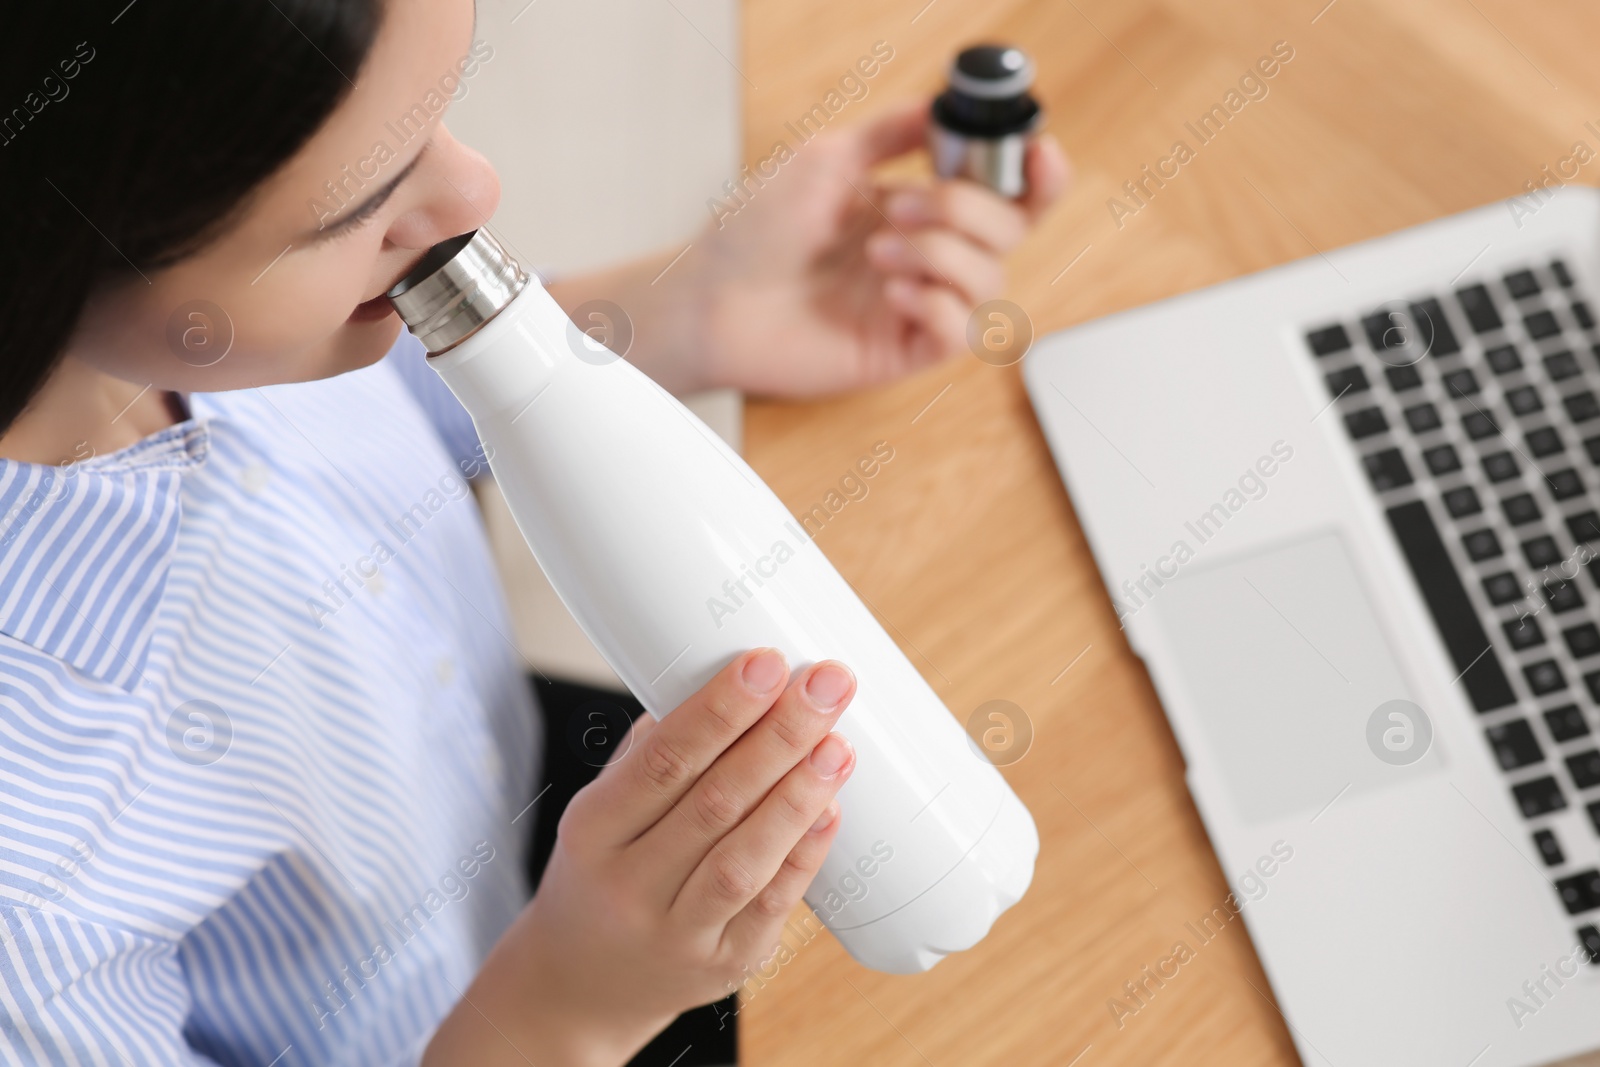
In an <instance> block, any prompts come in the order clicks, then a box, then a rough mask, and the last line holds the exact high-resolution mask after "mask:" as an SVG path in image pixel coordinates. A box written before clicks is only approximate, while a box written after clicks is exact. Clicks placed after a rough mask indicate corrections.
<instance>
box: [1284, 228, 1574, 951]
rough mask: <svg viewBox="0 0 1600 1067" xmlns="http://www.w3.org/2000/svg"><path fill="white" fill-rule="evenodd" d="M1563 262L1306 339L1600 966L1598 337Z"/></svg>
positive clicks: (1333, 410)
mask: <svg viewBox="0 0 1600 1067" xmlns="http://www.w3.org/2000/svg"><path fill="white" fill-rule="evenodd" d="M1595 325H1596V323H1595V317H1594V313H1593V311H1592V309H1591V308H1590V307H1589V305H1588V304H1587V303H1586V302H1585V301H1584V299H1583V297H1582V296H1581V294H1580V291H1579V288H1578V286H1577V284H1576V279H1575V278H1574V276H1573V273H1572V271H1571V270H1570V269H1569V268H1568V267H1567V265H1566V264H1565V263H1564V262H1563V261H1561V260H1553V261H1551V262H1548V263H1540V264H1529V265H1527V266H1526V267H1523V268H1521V269H1518V270H1513V271H1511V272H1509V273H1507V274H1504V275H1503V276H1501V277H1498V278H1487V279H1479V280H1474V281H1471V282H1469V283H1467V284H1463V285H1459V286H1457V287H1456V288H1454V289H1453V290H1451V291H1449V292H1441V293H1439V294H1437V295H1433V296H1420V297H1418V298H1416V299H1414V300H1409V301H1400V302H1396V303H1394V304H1391V305H1387V306H1385V307H1382V308H1377V309H1374V310H1372V311H1371V312H1370V313H1368V314H1366V315H1365V316H1363V317H1361V318H1360V319H1359V320H1356V321H1350V322H1328V323H1324V324H1321V325H1318V326H1317V327H1316V328H1314V329H1312V330H1310V331H1309V332H1308V333H1307V334H1306V344H1307V345H1308V347H1309V348H1310V350H1311V353H1312V355H1313V356H1314V357H1315V359H1316V363H1317V365H1318V369H1319V370H1320V371H1321V373H1322V377H1323V381H1324V383H1325V384H1326V386H1327V390H1328V396H1329V398H1330V399H1329V410H1326V411H1325V413H1324V414H1323V415H1321V416H1319V418H1326V417H1328V416H1330V415H1332V416H1335V417H1337V418H1339V419H1340V420H1341V421H1342V422H1343V424H1344V429H1345V432H1346V434H1347V435H1348V437H1349V438H1350V441H1351V443H1352V444H1353V445H1354V447H1355V448H1356V450H1357V453H1358V455H1359V457H1360V460H1361V465H1362V467H1363V469H1364V470H1365V471H1366V475H1367V479H1368V481H1369V482H1370V484H1371V486H1372V489H1373V491H1374V492H1375V493H1376V494H1377V496H1378V499H1379V502H1380V506H1381V507H1382V508H1383V509H1384V513H1385V515H1386V517H1387V519H1388V523H1389V527H1390V529H1391V530H1392V531H1393V533H1394V536H1395V539H1396V541H1397V543H1398V544H1399V547H1400V551H1401V553H1402V555H1403V556H1404V557H1405V560H1406V562H1407V564H1408V565H1409V567H1410V569H1411V573H1412V576H1413V577H1414V578H1415V579H1416V582H1417V586H1418V588H1419V589H1420V591H1421V593H1422V596H1423V599H1424V600H1425V601H1426V603H1427V606H1428V610H1429V613H1430V614H1431V615H1432V617H1433V621H1434V623H1435V625H1436V626H1437V627H1438V629H1439V633H1440V635H1441V636H1442V637H1443V639H1444V644H1445V648H1446V650H1447V651H1448V653H1449V655H1450V658H1451V660H1452V662H1454V664H1455V669H1456V671H1457V672H1459V677H1458V679H1457V684H1459V685H1460V686H1461V687H1462V689H1463V691H1464V692H1465V694H1466V696H1467V699H1468V701H1469V702H1470V703H1471V704H1472V706H1473V708H1474V709H1475V710H1476V711H1477V713H1478V715H1479V717H1480V720H1481V722H1482V726H1483V731H1484V737H1485V740H1486V741H1487V742H1488V745H1489V748H1490V750H1491V751H1492V752H1493V754H1494V757H1495V759H1496V761H1497V762H1498V763H1499V764H1500V767H1501V769H1502V770H1503V771H1504V772H1505V773H1506V775H1507V780H1508V787H1509V789H1510V791H1511V795H1512V799H1513V801H1514V803H1515V804H1516V806H1517V808H1518V809H1519V810H1520V811H1521V812H1522V814H1523V816H1524V817H1525V818H1526V819H1527V822H1528V831H1527V832H1528V833H1529V834H1530V835H1531V838H1532V841H1533V845H1534V849H1535V854H1536V855H1537V856H1539V857H1540V858H1541V860H1542V861H1543V863H1544V865H1545V867H1546V875H1547V876H1548V878H1549V881H1550V882H1551V884H1552V885H1553V886H1554V888H1555V891H1556V895H1557V897H1558V898H1559V900H1560V903H1561V905H1562V906H1563V907H1564V908H1565V909H1566V911H1567V913H1568V914H1569V915H1570V916H1572V917H1573V922H1574V925H1575V927H1576V933H1577V936H1578V940H1579V941H1580V942H1581V943H1582V944H1583V945H1584V946H1585V947H1586V948H1587V949H1588V952H1589V959H1590V962H1591V963H1600V868H1597V867H1596V866H1595V863H1594V860H1595V858H1596V856H1597V855H1600V713H1597V709H1600V396H1597V394H1596V388H1597V383H1600V335H1597V334H1596V332H1595Z"/></svg>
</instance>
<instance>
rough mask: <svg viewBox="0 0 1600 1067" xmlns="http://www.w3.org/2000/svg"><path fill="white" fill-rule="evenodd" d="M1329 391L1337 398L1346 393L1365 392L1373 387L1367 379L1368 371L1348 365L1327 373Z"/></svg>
mask: <svg viewBox="0 0 1600 1067" xmlns="http://www.w3.org/2000/svg"><path fill="white" fill-rule="evenodd" d="M1326 381H1327V383H1328V392H1329V393H1331V394H1333V397H1334V399H1335V400H1337V399H1338V398H1339V397H1341V396H1344V395H1345V394H1346V393H1363V392H1366V391H1367V390H1368V389H1370V388H1372V385H1371V383H1370V382H1368V381H1367V372H1366V371H1364V370H1362V369H1361V368H1360V367H1346V368H1345V369H1344V370H1336V371H1334V372H1332V373H1331V374H1328V375H1326Z"/></svg>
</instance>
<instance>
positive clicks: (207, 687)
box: [0, 0, 1067, 1067]
mask: <svg viewBox="0 0 1600 1067" xmlns="http://www.w3.org/2000/svg"><path fill="white" fill-rule="evenodd" d="M480 48H481V45H478V44H476V43H475V41H474V12H473V8H472V5H471V3H470V2H469V0H228V2H226V3H221V2H209V3H198V2H191V3H182V2H180V0H133V2H131V3H130V2H128V0H111V2H109V3H105V4H99V3H86V4H44V5H32V6H30V8H29V10H28V12H27V13H26V15H25V16H21V17H19V18H17V19H14V20H12V21H11V23H10V24H9V25H8V27H7V32H6V34H5V36H4V42H3V43H0V57H3V62H0V201H3V202H4V203H5V205H6V208H7V217H6V230H7V232H6V234H5V237H4V238H3V239H0V261H3V263H4V267H3V270H0V282H3V290H4V291H3V293H0V309H3V310H0V325H3V335H4V338H5V340H4V356H3V359H0V1030H3V1040H0V1061H4V1062H14V1063H77V1062H84V1063H100V1064H124V1063H126V1064H169V1063H211V1062H214V1063H226V1064H284V1065H288V1064H299V1063H339V1064H358V1063H360V1064H366V1063H372V1064H377V1063H385V1064H388V1063H400V1062H418V1061H425V1062H427V1063H430V1064H432V1063H437V1064H493V1063H517V1064H523V1063H537V1064H539V1065H540V1067H555V1065H563V1064H619V1063H622V1062H624V1061H625V1060H626V1059H627V1058H628V1057H629V1056H630V1055H631V1054H632V1053H633V1052H634V1051H636V1050H637V1049H638V1048H639V1047H641V1046H642V1045H643V1044H644V1043H645V1042H646V1041H647V1040H648V1039H649V1038H650V1037H651V1035H653V1034H654V1033H656V1032H657V1031H658V1030H659V1029H660V1028H662V1027H663V1026H665V1025H666V1024H667V1023H668V1022H669V1021H670V1020H671V1019H672V1018H673V1017H674V1016H675V1015H676V1014H677V1013H678V1012H680V1011H682V1010H684V1009H686V1008H689V1007H691V1006H694V1005H697V1004H703V1003H706V1002H709V1001H712V1000H715V999H717V998H719V997H721V996H723V995H724V994H725V993H726V992H727V990H728V988H729V983H730V982H732V981H736V980H737V979H738V978H739V976H740V975H741V974H742V972H743V969H744V968H745V967H747V966H755V965H757V964H758V963H759V961H760V960H762V959H763V958H764V957H766V956H767V955H768V954H769V953H770V951H771V950H772V948H773V946H774V944H775V943H776V940H777V936H778V931H779V929H780V926H781V923H782V921H783V919H784V917H785V915H786V914H787V913H788V911H789V910H790V908H791V907H792V906H793V905H794V904H795V903H796V902H797V901H798V900H799V899H800V896H801V894H802V892H803V891H804V889H805V887H806V885H807V883H808V881H809V880H810V878H811V876H812V874H813V872H814V871H815V870H816V869H817V866H818V865H819V863H820V861H821V859H822V857H823V855H824V853H825V852H826V850H827V847H828V843H829V842H830V841H831V840H832V837H833V834H834V832H835V830H836V827H837V823H838V811H837V807H836V806H835V804H834V803H833V800H832V798H833V795H834V793H835V792H836V791H837V790H838V789H839V787H840V785H841V784H842V783H843V782H844V781H845V780H846V779H847V777H848V776H849V774H850V770H851V766H852V756H851V752H850V749H849V746H848V744H847V743H845V742H844V741H843V739H842V738H840V737H839V736H838V735H836V734H833V733H831V732H830V728H831V727H832V725H833V724H834V722H835V721H836V720H837V719H838V717H839V715H840V714H841V713H842V712H843V710H844V709H845V708H846V707H847V706H848V704H849V702H850V698H851V695H852V693H853V687H854V681H853V678H852V676H851V674H850V672H849V670H848V668H847V667H845V666H844V665H842V664H839V663H834V662H824V663H819V664H815V665H813V666H811V667H809V668H807V669H805V670H801V671H795V672H790V671H789V669H788V667H787V666H786V664H785V663H784V661H783V659H782V657H781V655H779V654H777V653H776V652H775V651H774V650H770V649H769V650H759V649H758V650H752V651H751V652H749V653H746V654H744V655H741V656H739V657H738V658H736V659H735V660H734V661H733V662H731V663H729V664H728V665H727V668H726V669H725V670H724V671H722V673H721V674H719V675H718V676H717V677H716V678H715V679H713V680H712V681H711V682H710V683H709V684H708V685H707V686H706V687H705V688H704V689H703V690H702V691H701V692H700V693H698V694H697V695H696V696H695V697H694V698H693V699H691V700H690V701H688V702H687V703H686V704H685V705H684V706H683V707H681V708H679V709H678V710H677V711H676V712H675V713H674V714H672V715H671V716H670V717H668V718H667V719H665V720H664V721H663V722H661V723H660V724H659V725H655V724H653V722H645V723H643V724H641V726H640V727H639V728H637V729H636V730H635V731H634V734H633V735H632V736H631V737H630V739H629V744H627V745H626V746H623V747H624V748H625V754H624V755H622V756H621V757H620V758H618V759H617V760H616V761H615V762H613V764H612V765H611V766H609V767H608V768H607V769H606V770H605V771H604V772H603V773H602V774H601V776H600V778H599V779H598V780H597V781H596V782H595V783H594V784H593V785H592V786H590V787H589V788H587V789H585V790H584V791H583V792H582V793H580V794H579V796H578V797H577V799H575V800H574V801H573V802H572V803H571V805H570V806H569V807H568V809H567V811H566V813H565V815H564V817H563V820H562V825H561V834H560V839H559V841H558V843H557V846H556V850H555V853H554V855H553V857H552V859H551V861H550V864H549V867H548V868H547V870H546V873H545V876H544V878H543V881H542V883H541V885H540V886H539V889H538V893H537V895H536V896H534V897H533V898H532V900H531V901H529V899H528V895H527V887H526V886H525V885H524V884H522V883H523V879H522V877H521V876H520V874H519V873H518V872H519V871H520V869H521V861H520V857H519V853H520V850H521V848H522V843H523V841H524V840H525V837H526V828H527V820H526V819H525V816H526V815H527V813H528V810H529V807H530V805H531V804H532V803H533V802H534V801H535V799H536V796H537V789H536V767H537V753H536V752H535V750H534V749H535V745H534V740H533V739H534V737H535V730H534V728H533V725H534V719H533V716H534V714H535V709H534V708H533V707H532V705H531V700H530V697H529V695H528V690H527V687H526V685H525V682H524V679H523V676H522V673H521V667H520V664H519V663H518V661H517V658H516V656H515V655H514V653H513V651H512V649H511V646H510V645H509V643H508V641H507V640H506V637H505V635H506V633H507V631H508V625H507V620H506V613H505V610H504V607H503V605H502V602H501V594H500V591H499V590H498V588H497V587H496V584H495V576H494V573H493V570H492V568H491V564H490V560H489V556H488V553H487V551H486V548H485V542H484V536H483V532H482V529H481V528H480V525H479V520H478V517H477V514H476V511H475V509H474V506H473V505H472V503H471V502H470V500H469V499H467V498H468V494H467V492H466V491H465V479H468V478H471V477H473V476H475V475H478V474H480V473H482V472H483V471H484V470H485V469H486V468H485V466H484V462H483V458H484V457H483V456H482V455H481V453H480V452H479V450H478V446H477V442H476V440H475V438H474V436H473V434H472V428H471V425H470V422H468V421H467V420H465V418H464V415H463V413H462V411H461V410H460V408H459V407H457V406H455V405H454V403H453V401H452V400H451V398H450V397H449V396H448V394H447V393H445V392H442V391H441V387H440V385H439V383H438V381H437V379H436V378H435V377H434V376H433V375H432V374H431V372H429V371H428V370H427V369H426V367H425V366H424V364H423V362H422V358H423V357H422V356H421V354H420V351H419V348H418V346H417V344H416V343H415V342H414V341H413V340H411V339H410V338H409V337H408V336H406V335H404V334H402V333H401V332H400V328H399V323H398V321H397V319H396V317H395V316H394V315H393V314H392V313H391V312H390V311H389V310H388V308H387V305H386V303H385V302H384V301H383V300H382V294H383V292H384V291H385V290H386V289H387V288H389V286H390V285H392V284H393V283H394V282H395V281H396V280H397V279H398V278H400V277H401V276H402V275H403V274H404V273H405V272H406V271H407V269H408V268H409V267H410V266H411V265H412V264H414V263H415V262H416V261H417V260H418V259H419V258H420V256H421V254H422V253H423V251H424V250H425V249H427V248H428V247H430V246H431V245H433V244H435V243H436V242H438V241H440V240H442V239H444V238H446V237H449V236H451V235H454V234H457V233H461V232H464V231H466V230H469V229H472V228H475V227H477V226H479V225H481V224H482V223H483V222H484V221H485V220H486V219H487V218H488V217H489V216H490V215H492V214H493V212H494V209H495V204H496V199H497V195H498V187H497V184H496V179H495V176H494V174H493V172H492V171H491V170H490V168H489V167H488V165H487V164H486V163H485V162H484V160H483V159H482V157H480V156H479V155H477V154H476V153H474V152H473V151H471V150H470V149H468V148H466V147H464V146H463V145H461V144H460V143H458V142H457V141H455V140H454V139H453V138H452V137H451V136H450V134H449V132H448V131H447V129H446V128H445V125H444V123H443V122H442V121H441V120H440V119H439V117H438V112H440V111H442V110H443V104H444V102H445V100H446V99H447V97H448V95H449V94H450V92H451V90H452V88H453V87H454V86H456V85H459V84H460V81H461V80H462V79H463V78H464V77H466V76H467V72H468V70H469V69H470V67H471V65H472V63H473V62H474V60H475V59H476V58H480V57H481V52H480V51H479V49H480ZM419 105H420V110H419ZM436 105H437V106H436ZM925 106H926V102H925V101H924V102H913V103H911V104H908V105H906V106H904V107H902V108H899V109H896V110H894V111H892V112H890V113H888V114H886V115H884V116H883V117H881V118H879V119H878V120H876V121H874V122H872V123H871V124H869V125H866V126H863V127H860V128H858V129H855V130H850V131H842V132H838V133H830V134H828V135H826V136H823V137H820V138H818V139H816V140H815V141H813V142H811V143H809V144H808V145H806V146H805V147H804V148H803V150H802V151H801V152H800V153H799V155H798V157H797V158H796V159H795V160H793V161H792V162H789V163H788V164H787V165H786V166H785V168H784V170H783V172H782V174H781V176H780V177H779V178H778V179H777V180H775V181H773V182H771V183H769V185H768V186H767V187H766V188H765V189H763V190H762V192H761V195H760V196H759V197H757V198H755V199H754V200H753V202H752V203H751V204H750V205H749V206H748V207H746V208H744V209H743V210H741V211H740V212H739V214H738V215H737V217H735V218H732V219H728V220H724V222H725V225H724V226H723V227H722V228H721V229H711V230H708V232H707V233H706V234H705V235H703V237H702V238H701V239H700V240H697V241H696V242H695V246H694V249H693V251H692V252H691V253H690V254H689V255H688V256H686V257H685V258H684V259H683V261H682V262H680V263H678V264H676V265H675V266H674V268H673V269H672V270H671V271H670V272H668V273H667V274H666V275H665V276H664V277H663V278H661V279H660V280H659V281H658V282H656V283H655V284H652V279H655V278H656V275H657V274H658V273H659V272H660V269H661V267H662V266H663V265H664V264H665V260H664V259H663V260H659V261H652V262H647V263H639V264H633V265H631V266H628V267H625V268H621V269H618V270H614V271H611V272H608V273H606V274H603V275H596V276H592V277H574V278H569V279H565V280H563V281H561V282H560V283H559V284H558V285H556V286H554V287H553V288H554V291H555V293H556V294H557V296H558V299H560V300H561V301H562V302H563V305H564V306H567V307H573V306H575V305H577V304H579V303H582V302H583V301H585V300H587V299H590V298H593V297H598V296H604V297H606V298H608V299H611V300H613V301H615V302H616V303H618V304H620V305H621V306H623V307H624V308H626V309H627V311H628V312H629V314H630V315H631V316H632V318H633V321H634V326H635V335H636V341H635V344H634V348H633V350H632V351H631V352H630V353H629V358H630V359H633V360H635V361H636V362H637V363H638V364H639V365H640V366H641V367H642V368H643V369H645V370H646V371H647V372H649V373H651V374H652V375H654V376H655V377H656V378H657V379H658V380H659V381H661V382H662V383H663V384H664V385H666V386H667V387H668V388H671V389H674V390H689V389H695V388H701V387H708V386H712V385H731V386H737V387H741V388H744V389H747V390H752V391H757V392H762V393H767V394H778V395H789V396H799V395H815V394H821V393H826V392H831V391H838V390H843V389H848V388H853V387H857V386H861V385H865V384H868V383H871V382H876V381H882V380H886V379H890V378H893V377H895V376H897V375H900V374H903V373H906V372H908V371H912V370H915V369H917V368H919V367H923V366H927V365H929V364H931V363H933V362H935V361H937V360H939V359H943V358H946V357H949V356H951V355H953V354H955V353H957V352H959V351H960V350H961V349H962V348H963V332H964V328H965V323H966V319H967V315H968V313H969V311H970V309H971V308H972V307H973V306H974V305H975V304H976V303H977V302H979V301H981V300H984V299H988V298H989V297H992V296H994V295H995V294H996V293H997V292H998V291H999V289H1000V286H1001V283H1002V270H1001V256H1002V254H1003V253H1004V252H1005V251H1006V250H1007V249H1009V248H1010V247H1012V246H1013V245H1015V244H1016V243H1017V242H1018V241H1020V240H1021V239H1022V237H1023V236H1024V235H1025V233H1026V230H1027V227H1028V225H1029V224H1030V222H1031V220H1032V219H1033V218H1035V217H1036V216H1037V215H1038V214H1039V213H1040V212H1041V211H1043V210H1044V209H1045V207H1046V206H1047V205H1048V204H1049V203H1050V202H1051V201H1052V200H1053V199H1054V198H1055V197H1056V195H1057V193H1058V191H1059V190H1060V189H1061V187H1062V185H1063V183H1064V182H1065V180H1066V172H1067V167H1066V161H1065V159H1064V157H1063V156H1062V155H1061V153H1060V151H1059V149H1057V148H1056V147H1055V146H1054V145H1053V144H1052V143H1051V142H1049V141H1041V142H1039V143H1038V144H1037V145H1036V146H1035V149H1034V151H1033V152H1032V154H1031V156H1030V158H1029V161H1028V169H1029V176H1030V178H1031V181H1032V187H1033V193H1032V194H1031V196H1030V198H1029V199H1028V200H1027V202H1025V203H1023V204H1020V205H1018V204H1012V203H1008V202H1005V201H1002V200H1000V199H999V198H997V197H995V196H993V195H991V194H990V193H988V192H987V191H985V190H982V189H980V188H978V187H976V186H973V185H971V184H968V183H961V182H957V183H949V184H944V185H940V186H937V187H921V188H914V187H905V188H899V189H888V188H883V187H881V186H879V185H875V184H874V183H872V181H871V180H870V179H869V177H868V173H867V172H868V170H869V168H871V167H872V166H873V165H874V164H876V163H877V162H879V161H881V160H884V159H888V158H890V157H893V156H896V155H899V154H901V153H903V152H906V151H908V150H911V149H914V148H915V147H917V146H918V144H919V143H920V142H921V139H922V136H923V123H924V109H925ZM404 115H412V116H417V118H416V124H417V129H416V130H415V131H414V132H413V133H412V134H411V135H410V136H407V137H405V138H403V139H402V138H399V137H396V136H395V134H394V130H393V128H392V127H391V125H390V124H391V123H392V122H393V121H394V120H395V119H396V118H397V117H398V116H404ZM380 145H382V146H383V147H385V148H386V149H387V151H386V152H379V151H377V149H378V147H379V146H380ZM358 166H359V170H360V172H361V173H362V174H363V175H364V176H365V177H364V181H363V183H362V184H361V186H360V188H359V192H351V193H350V194H349V195H348V196H345V197H339V196H330V192H331V191H332V190H333V189H334V188H335V186H336V185H337V183H339V182H341V181H343V180H344V176H345V175H347V174H349V173H351V168H357V167H358ZM367 179H370V180H367ZM342 188H344V189H345V190H347V191H349V190H352V189H354V188H355V186H354V185H352V184H350V183H348V182H347V183H346V184H344V185H343V186H342ZM857 188H859V189H861V190H870V191H871V195H872V196H873V198H874V203H873V204H868V203H866V202H865V201H864V200H863V199H862V197H861V195H860V194H859V193H858V192H857V191H856V190H857ZM319 205H320V206H319ZM880 208H881V211H882V213H880ZM886 220H887V221H886ZM647 719H648V717H647Z"/></svg>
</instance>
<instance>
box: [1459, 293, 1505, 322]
mask: <svg viewBox="0 0 1600 1067" xmlns="http://www.w3.org/2000/svg"><path fill="white" fill-rule="evenodd" d="M1456 301H1457V302H1458V303H1460V305H1461V310H1462V311H1464V312H1466V314H1467V321H1468V322H1469V323H1471V324H1472V332H1473V333H1488V332H1489V331H1490V330H1498V329H1499V328H1500V326H1501V322H1500V312H1498V311H1496V310H1495V306H1494V300H1493V299H1492V298H1491V297H1490V296H1489V290H1487V289H1485V288H1484V287H1483V286H1481V285H1469V286H1467V287H1466V288H1465V289H1457V290H1456Z"/></svg>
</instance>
